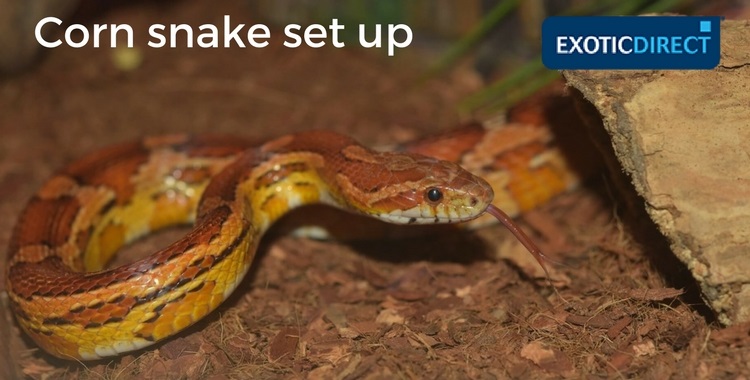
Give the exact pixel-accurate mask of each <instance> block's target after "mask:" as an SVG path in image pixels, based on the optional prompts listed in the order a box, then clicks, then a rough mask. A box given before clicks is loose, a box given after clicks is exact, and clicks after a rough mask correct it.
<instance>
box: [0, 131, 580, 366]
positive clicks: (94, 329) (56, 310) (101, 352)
mask: <svg viewBox="0 0 750 380" xmlns="http://www.w3.org/2000/svg"><path fill="white" fill-rule="evenodd" d="M460 134H462V135H464V134H465V135H466V136H470V138H468V139H466V140H465V141H471V143H470V144H469V145H466V143H464V145H466V149H465V151H464V152H461V153H460V154H459V155H458V157H446V158H448V159H451V160H453V161H459V162H461V161H465V162H467V163H468V164H469V165H472V162H473V161H472V160H473V159H472V156H471V155H472V154H474V153H473V152H474V151H471V150H470V149H468V148H469V146H470V145H471V146H481V144H482V142H481V141H480V139H478V137H479V136H480V135H481V136H485V135H491V134H487V133H484V132H480V130H479V129H477V128H476V126H470V127H468V128H466V129H465V130H464V132H461V133H460ZM448 136H452V137H451V138H455V137H456V136H454V135H451V134H447V135H445V136H444V137H448ZM429 141H432V143H430V142H429ZM445 141H447V140H446V139H445V138H443V137H435V138H434V139H432V140H430V139H427V140H425V142H423V143H419V144H413V145H407V146H405V147H403V150H407V151H416V152H420V151H421V152H423V153H427V154H429V153H431V152H430V151H429V150H430V149H433V150H434V149H436V148H435V147H439V146H442V145H444V143H445ZM524 146H527V145H524ZM437 149H438V150H440V149H439V148H437ZM495 150H497V149H495ZM454 151H460V149H455V150H454ZM432 153H436V154H434V155H437V156H440V155H441V153H440V152H432ZM504 153H507V152H504ZM453 154H454V155H455V153H453ZM467 157H468V159H467ZM474 161H476V160H474ZM492 162H494V163H495V164H497V162H502V160H501V161H497V160H495V161H492ZM474 164H476V165H478V166H479V168H484V169H485V170H487V168H488V164H487V162H484V163H481V162H480V163H476V162H474ZM435 173H438V175H443V174H444V178H443V179H442V180H441V181H439V182H434V181H433V182H430V181H429V180H426V179H425V178H427V177H430V178H432V177H431V176H434V175H435ZM441 173H442V174H441ZM561 173H565V171H564V170H563V171H561ZM560 177H561V178H562V175H560ZM565 181H570V179H569V178H567V177H566V179H565V180H560V181H558V182H560V183H564V185H565V186H569V184H568V183H567V182H565ZM425 182H426V183H425ZM507 184H508V182H507V181H504V182H502V186H504V187H505V186H507ZM493 186H496V187H498V186H499V185H497V184H493ZM436 187H437V188H440V189H441V190H442V194H444V195H445V199H443V200H441V202H438V203H431V202H430V201H427V202H426V201H425V196H424V195H423V194H422V193H420V191H424V189H434V188H436ZM458 188H461V189H463V190H461V192H460V194H453V193H454V192H455V189H458ZM467 188H468V189H470V190H467V191H468V194H470V197H469V198H468V199H469V200H467V198H466V197H464V196H463V195H464V194H465V193H467V191H464V190H465V189H467ZM415 189H421V190H415ZM501 190H503V191H506V190H507V189H506V188H502V189H501ZM492 193H493V190H492V188H491V187H490V186H489V185H488V184H487V183H486V182H485V181H483V180H481V179H479V178H477V177H475V176H473V175H471V174H469V173H467V172H465V171H463V170H461V169H459V168H458V166H456V165H455V164H451V163H448V162H444V161H438V160H435V159H431V158H425V157H422V156H421V155H417V154H411V153H404V154H401V153H393V154H391V153H380V152H374V151H371V150H369V149H367V148H364V147H362V146H361V145H359V144H357V143H356V142H355V141H354V140H352V139H351V138H348V137H345V136H342V135H339V134H335V133H333V132H325V131H313V132H303V133H298V134H294V135H287V136H283V137H280V138H278V139H276V140H272V141H270V142H268V143H265V144H263V145H260V146H254V145H253V144H251V142H250V141H247V140H243V139H237V138H212V137H206V136H202V137H191V136H186V135H173V136H161V137H154V138H147V139H144V140H141V141H138V142H132V143H127V144H121V145H117V146H113V147H110V148H105V149H104V150H101V151H97V152H94V153H92V154H90V155H88V156H85V157H83V158H82V159H80V160H78V161H75V162H73V163H72V164H70V165H68V166H67V167H65V168H64V169H62V170H61V171H59V172H58V173H57V174H56V175H54V176H53V177H52V178H51V179H50V180H48V181H47V182H46V183H45V184H44V185H43V186H42V188H41V189H40V190H39V191H38V192H37V194H35V195H34V196H33V198H32V199H31V200H30V201H29V203H28V204H27V206H26V208H25V209H24V211H23V212H22V214H21V216H20V217H19V221H18V224H17V226H16V228H15V230H14V233H13V236H12V238H11V243H10V247H9V251H8V271H7V276H6V283H7V289H8V293H9V296H10V300H11V307H12V309H13V312H14V314H15V316H16V319H17V321H18V322H19V325H20V326H21V327H22V329H23V330H24V331H25V332H26V333H27V334H28V335H29V336H30V337H32V339H33V340H34V341H35V342H36V343H37V344H38V345H39V346H40V347H42V348H43V349H44V350H45V351H47V352H49V353H51V354H53V355H55V356H58V357H61V358H65V359H77V360H91V359H99V358H104V357H109V356H115V355H119V354H121V353H125V352H129V351H133V350H137V349H140V348H143V347H146V346H149V345H151V344H153V343H155V342H158V341H160V340H162V339H164V338H167V337H169V336H171V335H174V334H175V333H177V332H179V331H181V330H183V329H185V328H186V327H188V326H190V325H192V324H193V323H195V322H196V321H198V320H200V319H201V318H203V317H204V316H206V315H207V314H208V313H210V312H211V311H212V310H214V309H216V308H217V307H218V306H219V305H220V304H221V303H222V302H223V301H224V300H225V299H226V298H227V297H228V296H229V295H230V294H231V293H232V291H233V290H234V289H235V288H236V287H237V285H238V284H239V282H240V281H241V280H242V278H243V277H244V275H245V273H247V270H248V269H249V266H250V264H251V262H252V259H253V257H254V254H255V251H256V249H257V246H258V242H259V240H260V237H261V236H262V234H263V233H264V232H265V231H266V230H267V228H268V227H269V226H270V225H271V224H272V223H273V222H274V221H275V220H277V219H278V218H280V217H281V216H283V215H284V214H286V213H287V212H288V211H290V210H291V209H293V208H295V207H298V206H301V205H305V204H310V203H328V204H331V205H334V206H337V207H340V208H344V209H347V210H350V211H357V212H360V213H365V214H370V215H373V216H376V217H379V218H381V219H384V220H386V221H391V222H397V223H406V224H409V223H433V222H441V223H442V222H455V221H465V220H471V219H473V218H475V217H477V216H478V215H480V214H481V213H482V212H483V210H484V208H486V207H487V204H489V202H490V201H491V200H492ZM451 197H454V198H455V199H454V198H451ZM501 201H502V199H501ZM451 202H452V203H454V204H451ZM466 202H468V203H466ZM503 206H507V205H503ZM523 207H526V206H523ZM184 223H194V228H193V229H192V230H191V231H190V232H189V233H188V234H187V235H186V236H185V237H184V238H182V239H180V240H179V241H177V242H175V243H173V244H171V245H169V246H168V247H166V248H164V249H162V250H160V251H158V252H155V253H153V254H151V255H149V256H148V257H145V258H143V259H141V260H139V261H136V262H134V263H131V264H127V265H124V266H121V267H117V268H113V269H108V270H104V269H103V268H104V266H105V265H106V264H107V262H108V261H109V260H110V258H111V257H112V256H113V255H114V254H115V253H116V251H117V250H118V249H119V248H121V247H122V246H123V245H125V244H128V243H129V242H131V241H133V240H135V239H137V238H139V237H142V236H144V235H146V234H149V233H151V232H153V231H156V230H159V229H161V228H164V227H168V226H172V225H176V224H184Z"/></svg>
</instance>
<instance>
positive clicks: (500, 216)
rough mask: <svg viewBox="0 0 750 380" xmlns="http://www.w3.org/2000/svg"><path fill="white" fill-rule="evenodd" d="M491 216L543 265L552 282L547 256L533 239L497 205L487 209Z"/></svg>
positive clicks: (548, 278)
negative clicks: (546, 260)
mask: <svg viewBox="0 0 750 380" xmlns="http://www.w3.org/2000/svg"><path fill="white" fill-rule="evenodd" d="M485 211H486V212H487V213H489V214H490V215H492V216H494V217H495V218H497V220H499V221H500V223H502V224H503V225H504V226H505V228H507V229H508V230H509V231H510V232H511V233H512V234H513V236H515V237H516V239H518V241H520V242H521V244H523V246H524V247H526V249H527V250H528V251H529V253H531V255H532V256H534V258H535V259H536V261H537V262H538V263H539V265H541V267H542V269H543V270H544V274H545V275H546V276H547V280H548V281H551V277H550V276H549V272H548V271H547V266H546V265H544V260H545V259H546V258H547V256H545V255H544V253H542V250H541V249H539V247H537V246H536V244H534V242H533V241H532V240H531V238H530V237H529V236H528V235H526V233H524V232H523V230H521V228H520V227H518V225H517V224H516V223H515V222H514V221H513V219H511V218H510V217H509V216H508V214H506V213H505V212H504V211H503V210H501V209H499V208H497V207H495V205H492V204H490V205H489V206H488V207H487V210H485Z"/></svg>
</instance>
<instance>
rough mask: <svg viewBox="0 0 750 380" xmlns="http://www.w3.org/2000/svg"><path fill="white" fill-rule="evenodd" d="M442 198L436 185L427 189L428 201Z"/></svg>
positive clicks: (436, 200)
mask: <svg viewBox="0 0 750 380" xmlns="http://www.w3.org/2000/svg"><path fill="white" fill-rule="evenodd" d="M441 199H443V193H442V192H441V191H440V189H438V188H437V187H433V188H430V189H428V190H427V200H429V201H430V202H438V201H440V200H441Z"/></svg>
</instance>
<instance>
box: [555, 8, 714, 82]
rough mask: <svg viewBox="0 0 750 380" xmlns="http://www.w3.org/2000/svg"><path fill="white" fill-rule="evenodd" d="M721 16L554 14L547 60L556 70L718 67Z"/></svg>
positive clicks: (705, 68)
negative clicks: (589, 15)
mask: <svg viewBox="0 0 750 380" xmlns="http://www.w3.org/2000/svg"><path fill="white" fill-rule="evenodd" d="M720 22H721V17H718V16H708V17H703V16H701V17H698V16H666V17H665V16H653V17H651V16H592V17H566V16H555V17H548V18H547V19H546V20H544V24H542V62H543V63H544V65H545V66H547V68H550V69H553V70H580V69H638V70H656V69H683V70H685V69H704V70H707V69H713V68H714V67H716V65H718V64H719V56H720V37H719V36H720V31H721V28H720Z"/></svg>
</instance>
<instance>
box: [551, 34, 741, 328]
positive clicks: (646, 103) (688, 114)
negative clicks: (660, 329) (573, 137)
mask: <svg viewBox="0 0 750 380" xmlns="http://www.w3.org/2000/svg"><path fill="white" fill-rule="evenodd" d="M748 46H750V24H748V22H746V21H724V22H722V29H721V49H722V57H721V62H720V64H719V66H718V67H716V68H715V69H713V70H701V71H698V70H695V71H566V72H564V73H563V75H564V76H565V78H566V79H567V81H568V84H569V85H571V86H573V87H575V88H576V89H578V90H579V91H580V92H581V93H582V94H583V96H584V97H585V98H586V99H587V100H588V101H589V102H591V103H592V104H593V105H594V106H595V107H596V109H597V110H598V112H599V113H600V114H601V116H602V119H603V122H604V127H605V129H606V130H607V132H608V133H609V135H610V137H611V142H612V145H613V147H614V151H615V153H616V155H617V158H618V160H619V162H620V164H621V165H622V168H624V170H625V172H627V173H628V174H629V176H630V179H631V181H632V183H633V186H634V187H635V189H636V190H637V192H638V193H639V194H640V195H641V196H642V197H643V199H644V200H645V208H646V211H647V212H648V215H649V216H650V217H651V219H652V220H653V221H654V222H655V223H656V224H657V225H658V226H659V229H660V230H661V232H662V233H663V234H664V235H665V236H666V237H667V238H668V239H669V242H670V246H671V249H672V251H673V252H674V254H675V255H676V256H677V257H678V258H679V259H680V261H682V262H683V263H685V264H686V265H687V267H688V268H689V269H690V271H691V272H692V275H693V277H694V278H695V279H696V280H697V281H698V283H699V284H700V286H701V288H702V291H703V297H704V299H705V300H706V301H707V303H708V304H709V306H711V307H712V308H713V309H714V310H715V311H716V312H717V314H718V317H719V321H720V322H722V323H724V324H734V323H739V322H743V321H749V320H750V50H748V49H747V47H748ZM639 207H640V206H639ZM647 249H648V248H647Z"/></svg>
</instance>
